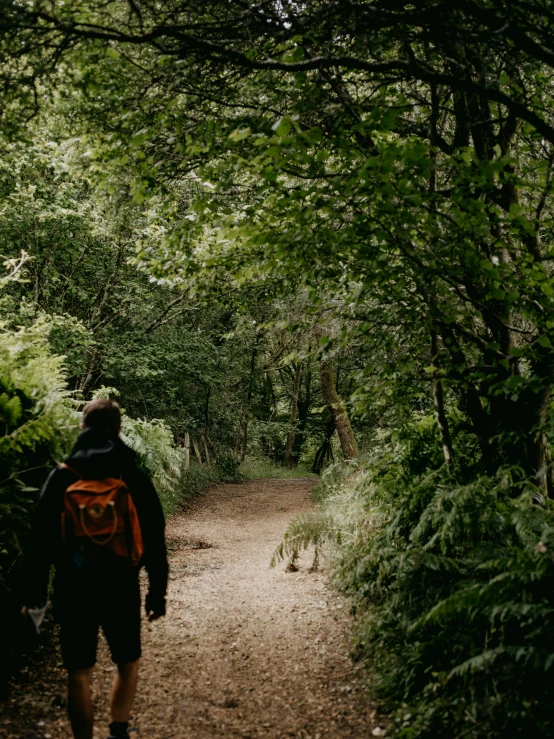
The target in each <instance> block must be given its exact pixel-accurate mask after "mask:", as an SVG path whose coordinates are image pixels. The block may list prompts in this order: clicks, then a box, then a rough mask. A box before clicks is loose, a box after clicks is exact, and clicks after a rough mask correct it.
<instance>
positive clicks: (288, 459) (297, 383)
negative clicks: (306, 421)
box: [284, 362, 302, 469]
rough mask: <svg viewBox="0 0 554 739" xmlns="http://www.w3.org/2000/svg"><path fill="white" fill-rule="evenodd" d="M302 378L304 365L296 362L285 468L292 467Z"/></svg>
mask: <svg viewBox="0 0 554 739" xmlns="http://www.w3.org/2000/svg"><path fill="white" fill-rule="evenodd" d="M301 377H302V363H301V362H296V368H295V373H294V388H293V391H292V401H291V408H290V424H289V433H288V434H287V443H286V447H285V460H284V461H285V467H288V468H289V469H290V468H291V467H292V445H293V443H294V432H295V429H296V417H297V415H298V395H299V393H300V379H301Z"/></svg>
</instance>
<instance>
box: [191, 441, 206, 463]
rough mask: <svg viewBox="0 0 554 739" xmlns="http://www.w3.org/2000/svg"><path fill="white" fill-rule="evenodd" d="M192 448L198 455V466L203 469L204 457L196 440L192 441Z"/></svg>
mask: <svg viewBox="0 0 554 739" xmlns="http://www.w3.org/2000/svg"><path fill="white" fill-rule="evenodd" d="M192 446H193V447H194V453H195V454H196V459H197V460H198V464H199V465H200V467H203V466H204V464H203V462H202V455H201V454H200V448H199V447H198V442H197V441H196V439H193V440H192Z"/></svg>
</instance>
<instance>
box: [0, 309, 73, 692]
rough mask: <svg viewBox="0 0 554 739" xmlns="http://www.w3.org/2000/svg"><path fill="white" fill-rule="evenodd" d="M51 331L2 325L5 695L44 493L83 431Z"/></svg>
mask: <svg viewBox="0 0 554 739" xmlns="http://www.w3.org/2000/svg"><path fill="white" fill-rule="evenodd" d="M50 329H51V326H50V324H49V322H48V320H47V319H46V318H41V319H39V320H38V321H36V322H35V323H34V324H33V325H32V326H31V327H29V328H21V329H19V330H9V329H8V328H7V327H6V325H5V324H3V325H0V624H2V629H0V692H2V690H3V689H4V688H5V683H4V680H5V679H7V676H8V674H9V669H8V667H7V665H9V664H12V663H13V661H14V659H15V658H16V657H17V654H18V652H19V650H20V644H19V642H18V636H19V635H20V630H19V627H18V614H19V603H18V597H17V592H16V589H17V585H18V582H19V580H20V578H21V568H22V556H21V553H22V546H23V544H24V541H25V539H26V537H27V535H28V532H29V528H30V523H31V520H32V516H33V511H34V508H35V505H36V502H37V500H38V495H39V491H40V487H41V486H42V483H43V482H44V479H45V478H46V475H47V473H48V471H49V469H50V468H51V467H52V466H53V465H54V464H55V463H57V462H60V461H61V460H62V459H63V458H64V456H65V455H66V454H67V452H68V451H69V449H70V448H71V444H72V442H73V441H74V439H75V437H76V435H77V432H78V415H77V413H76V412H75V410H74V404H73V401H72V399H71V396H70V394H69V393H68V392H67V390H66V384H65V376H64V371H63V367H62V359H61V358H60V357H56V356H53V355H52V353H51V351H50V347H49V342H48V335H49V332H50Z"/></svg>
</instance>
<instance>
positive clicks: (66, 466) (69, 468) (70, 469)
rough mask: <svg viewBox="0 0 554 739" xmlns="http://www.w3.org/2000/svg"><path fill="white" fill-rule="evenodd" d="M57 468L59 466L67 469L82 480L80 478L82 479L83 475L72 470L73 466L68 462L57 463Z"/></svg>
mask: <svg viewBox="0 0 554 739" xmlns="http://www.w3.org/2000/svg"><path fill="white" fill-rule="evenodd" d="M58 468H59V469H60V470H69V471H70V472H73V474H74V475H75V476H76V477H78V478H79V480H82V479H83V476H82V475H80V474H79V473H78V472H77V470H74V469H73V467H70V466H69V465H68V464H66V463H65V462H62V463H61V464H59V465H58Z"/></svg>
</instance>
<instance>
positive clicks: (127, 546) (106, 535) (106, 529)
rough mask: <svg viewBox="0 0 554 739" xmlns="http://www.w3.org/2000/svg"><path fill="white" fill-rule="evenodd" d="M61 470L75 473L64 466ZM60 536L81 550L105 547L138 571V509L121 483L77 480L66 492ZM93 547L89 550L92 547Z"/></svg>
mask: <svg viewBox="0 0 554 739" xmlns="http://www.w3.org/2000/svg"><path fill="white" fill-rule="evenodd" d="M60 467H62V468H65V469H68V470H71V472H73V473H74V474H75V475H78V473H77V472H75V470H73V469H71V467H69V466H68V465H67V464H61V465H60ZM62 536H63V538H64V540H65V541H67V540H69V539H73V540H76V542H77V544H78V545H79V548H80V549H81V550H87V551H89V552H90V551H94V550H95V549H96V547H106V548H107V549H108V550H109V551H111V552H112V553H113V554H114V555H115V556H117V557H121V558H125V559H127V560H128V561H129V564H131V565H134V566H135V567H138V566H139V564H140V561H141V559H142V555H143V553H144V545H143V542H142V533H141V530H140V522H139V518H138V514H137V509H136V508H135V504H134V502H133V499H132V497H131V494H130V493H129V490H128V488H127V485H126V484H125V482H124V481H123V479H119V478H115V477H106V478H104V479H102V480H84V479H83V478H82V477H80V476H79V479H78V480H77V481H76V482H74V483H73V484H71V485H70V486H69V487H68V488H67V490H66V491H65V496H64V511H63V513H62ZM91 544H92V546H91Z"/></svg>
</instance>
